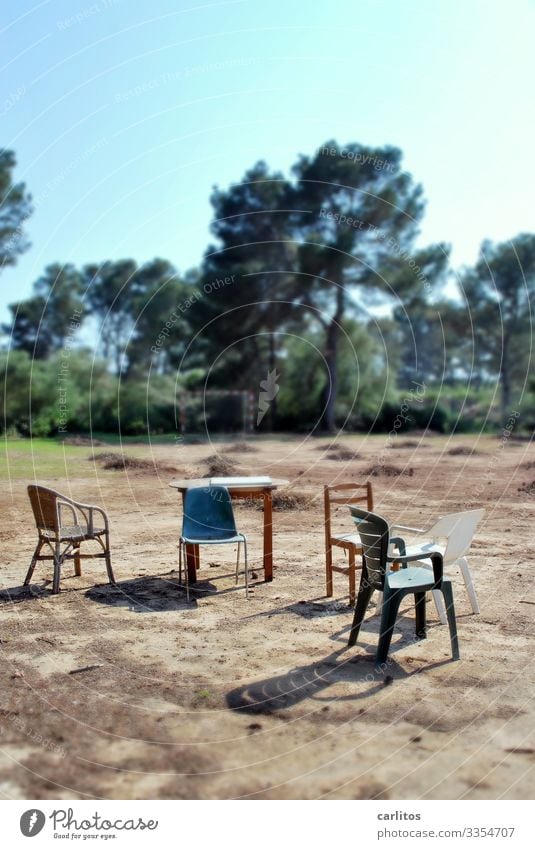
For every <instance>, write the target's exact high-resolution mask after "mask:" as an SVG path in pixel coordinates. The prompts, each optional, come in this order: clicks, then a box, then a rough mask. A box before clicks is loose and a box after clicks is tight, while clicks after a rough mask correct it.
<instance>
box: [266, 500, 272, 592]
mask: <svg viewBox="0 0 535 849" xmlns="http://www.w3.org/2000/svg"><path fill="white" fill-rule="evenodd" d="M264 580H265V581H272V580H273V493H272V491H271V490H270V489H265V490H264Z"/></svg>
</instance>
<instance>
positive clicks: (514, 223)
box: [0, 0, 535, 318]
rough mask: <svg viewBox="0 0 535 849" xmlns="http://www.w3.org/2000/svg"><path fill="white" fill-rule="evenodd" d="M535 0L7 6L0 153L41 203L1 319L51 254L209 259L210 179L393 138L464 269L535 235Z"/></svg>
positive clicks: (0, 291)
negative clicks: (330, 147)
mask: <svg viewBox="0 0 535 849" xmlns="http://www.w3.org/2000/svg"><path fill="white" fill-rule="evenodd" d="M534 23H535V3H534V2H533V0H509V2H507V3H503V2H501V0H486V2H483V0H433V2H432V0H373V2H371V0H369V1H368V0H321V1H320V2H318V0H315V2H314V0H308V2H307V0H236V1H235V2H234V1H233V0H231V2H212V3H209V2H204V3H203V2H195V0H153V1H152V2H150V3H149V2H141V0H140V2H132V0H95V2H90V0H70V2H68V0H32V2H30V0H3V2H2V5H1V9H0V66H1V68H2V70H1V73H0V128H1V132H0V146H2V147H8V148H13V149H14V150H15V152H16V154H17V158H18V163H19V165H18V169H17V177H18V178H19V179H23V180H25V182H26V183H27V186H28V188H29V189H30V190H31V192H32V194H33V196H34V198H35V201H36V211H35V213H34V215H33V216H32V218H31V219H30V220H29V222H28V232H29V236H30V238H31V241H32V248H31V249H30V251H29V252H28V253H27V254H26V255H25V256H24V257H22V258H21V259H20V260H19V263H18V265H17V266H16V267H15V268H13V269H8V270H7V271H5V272H4V273H3V274H2V276H1V278H0V317H1V318H5V317H6V310H5V306H6V304H7V303H9V302H11V301H13V300H15V299H18V298H21V297H25V296H27V295H28V294H30V291H31V285H32V283H33V281H34V280H35V279H36V278H37V277H38V276H39V275H40V273H41V271H42V269H43V268H44V266H45V265H46V264H48V263H50V262H53V261H60V262H74V263H76V264H82V263H85V262H89V261H99V260H103V259H107V258H119V257H130V256H131V257H134V258H135V259H137V260H138V261H139V262H142V261H144V260H148V259H151V258H153V257H154V256H162V257H165V258H168V259H170V260H171V261H172V262H174V263H175V264H176V266H177V267H178V268H179V270H181V271H184V270H186V269H187V268H189V267H192V266H194V265H196V264H197V263H198V261H199V259H200V257H201V255H202V252H203V250H204V248H205V247H206V245H207V244H208V241H209V230H208V227H209V222H210V217H211V209H210V204H209V195H210V191H211V187H212V186H213V185H214V184H216V183H217V184H219V185H221V186H224V185H227V184H229V183H231V182H233V181H236V180H239V179H240V177H241V176H242V174H243V172H244V171H245V170H246V168H248V167H249V166H251V165H252V164H253V163H254V162H255V161H257V160H258V159H265V160H267V162H268V163H269V164H270V166H272V167H273V168H277V169H282V170H283V171H287V170H288V169H289V167H290V166H291V164H292V163H293V162H294V161H295V159H296V157H297V155H298V154H299V153H300V152H303V153H312V152H313V151H315V150H316V149H317V148H318V147H319V146H320V145H321V144H322V142H324V141H326V140H327V139H331V138H335V139H337V140H338V141H339V142H340V143H341V144H347V143H348V142H351V141H356V142H360V143H363V144H371V145H381V144H386V143H388V144H394V145H396V146H398V147H401V148H402V150H403V151H404V154H405V160H404V161H405V166H406V168H407V169H408V170H410V171H411V172H412V173H413V175H414V177H415V178H416V179H417V180H418V181H420V182H422V183H423V185H424V189H425V194H426V197H427V200H428V205H427V212H426V216H425V219H424V222H423V225H422V233H421V237H420V243H421V244H425V243H427V242H431V241H439V240H444V241H448V242H450V243H451V244H452V246H453V262H454V265H456V266H459V265H461V264H463V263H471V262H473V261H474V260H475V258H476V256H477V252H478V247H479V245H480V242H481V241H482V239H484V238H486V237H489V238H491V239H494V240H505V239H508V238H511V237H512V236H514V235H516V234H517V233H518V232H522V231H533V230H535V221H534V214H533V208H532V198H533V196H534V191H533V189H534V183H535V178H534V168H533V163H532V159H533V153H532V151H533V150H535V132H534V123H533V120H532V112H533V80H534V79H535V73H534V72H535V67H534V66H535V58H534V57H535V51H533V47H532V43H533V34H534Z"/></svg>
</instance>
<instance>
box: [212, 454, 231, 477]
mask: <svg viewBox="0 0 535 849" xmlns="http://www.w3.org/2000/svg"><path fill="white" fill-rule="evenodd" d="M204 462H205V463H206V464H207V466H208V476H209V477H211V478H214V477H217V478H221V477H227V476H229V475H230V476H232V475H236V474H237V473H238V466H237V464H236V463H235V462H234V460H229V459H228V457H221V455H220V454H211V455H210V456H209V457H207V458H206V460H204Z"/></svg>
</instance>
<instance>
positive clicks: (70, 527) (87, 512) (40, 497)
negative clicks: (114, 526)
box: [24, 484, 115, 593]
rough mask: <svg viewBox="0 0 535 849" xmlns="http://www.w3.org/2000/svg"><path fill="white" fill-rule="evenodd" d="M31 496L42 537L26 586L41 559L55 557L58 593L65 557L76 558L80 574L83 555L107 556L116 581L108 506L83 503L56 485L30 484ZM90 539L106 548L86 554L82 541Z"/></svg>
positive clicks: (110, 576) (106, 559)
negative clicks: (59, 490)
mask: <svg viewBox="0 0 535 849" xmlns="http://www.w3.org/2000/svg"><path fill="white" fill-rule="evenodd" d="M28 496H29V499H30V504H31V506H32V510H33V515H34V517H35V524H36V526H37V533H38V535H39V539H38V541H37V546H36V548H35V551H34V554H33V557H32V562H31V563H30V568H29V569H28V573H27V575H26V578H25V581H24V584H25V586H26V585H28V584H29V583H30V581H31V579H32V575H33V571H34V569H35V565H36V563H37V561H38V560H53V561H54V578H53V583H52V592H53V593H58V592H59V581H60V575H61V567H62V566H63V563H64V561H65V560H67V559H72V560H74V572H75V574H76V575H81V574H82V568H81V562H80V561H81V558H82V557H84V558H89V557H101V558H102V557H103V558H104V559H105V561H106V569H107V571H108V578H109V581H110V584H114V583H115V578H114V577H113V571H112V568H111V552H110V534H109V525H108V517H107V515H106V513H105V512H104V510H102V509H101V508H100V507H96V506H94V505H92V504H80V503H79V502H78V501H73V500H72V498H67V496H65V495H61V493H59V492H56V491H55V490H53V489H48V488H47V487H45V486H38V485H36V484H32V485H30V486H29V487H28ZM65 510H67V511H68V513H69V518H70V521H71V524H66V522H65V521H64V519H63V513H64V511H65ZM95 515H98V516H99V517H100V519H99V524H98V526H95V523H94V517H95ZM87 540H96V541H97V542H98V543H99V544H100V546H101V548H102V551H99V552H97V553H96V554H82V553H81V551H80V546H81V543H82V542H86V541H87ZM43 546H47V547H48V549H50V552H51V553H50V554H41V550H42V548H43Z"/></svg>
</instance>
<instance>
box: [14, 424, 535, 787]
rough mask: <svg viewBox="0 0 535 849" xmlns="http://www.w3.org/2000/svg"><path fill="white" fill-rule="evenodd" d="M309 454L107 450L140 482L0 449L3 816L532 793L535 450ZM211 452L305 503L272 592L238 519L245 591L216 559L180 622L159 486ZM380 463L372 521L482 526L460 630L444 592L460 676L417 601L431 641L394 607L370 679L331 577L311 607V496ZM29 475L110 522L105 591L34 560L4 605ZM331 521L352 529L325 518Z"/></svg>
mask: <svg viewBox="0 0 535 849" xmlns="http://www.w3.org/2000/svg"><path fill="white" fill-rule="evenodd" d="M329 442H330V440H325V439H321V440H320V439H316V440H311V439H308V440H300V439H298V438H288V439H286V440H277V441H275V440H270V441H263V442H259V443H253V444H254V446H255V448H256V451H251V452H247V453H246V452H245V451H243V450H242V449H240V448H238V449H237V450H236V451H234V452H232V451H230V452H229V451H228V449H229V447H230V446H229V444H218V445H217V446H214V445H192V446H186V445H178V446H172V445H169V446H156V447H147V446H145V447H144V446H134V447H129V448H127V449H125V453H126V454H127V455H128V456H129V457H133V458H137V459H138V460H139V459H145V460H147V461H149V462H148V464H147V465H146V467H143V464H141V467H140V468H136V467H132V468H131V467H128V468H126V469H124V468H119V469H105V468H104V467H103V466H104V462H103V461H98V459H97V461H94V460H92V459H88V458H89V457H90V456H91V455H92V453H93V451H95V453H96V454H97V455H98V454H100V453H103V452H105V451H107V450H111V451H117V450H120V449H117V448H116V447H112V448H110V449H107V448H106V447H99V448H94V449H92V448H91V447H90V446H85V447H84V446H83V445H79V446H70V447H68V448H66V449H65V455H63V454H62V453H61V451H60V450H58V451H57V457H56V458H55V459H51V457H52V455H51V453H50V452H44V451H42V449H41V448H40V447H39V446H38V447H37V448H36V449H35V451H34V454H33V456H31V455H30V454H28V450H27V449H26V450H23V449H22V448H21V446H20V444H19V443H13V444H12V446H11V447H10V448H9V467H8V470H7V473H6V474H7V477H6V480H5V481H4V482H3V483H2V492H1V495H0V498H1V502H2V525H1V529H0V538H1V540H2V571H1V577H2V592H1V597H0V609H1V629H0V650H1V653H2V659H3V662H2V666H1V670H0V674H1V695H0V745H1V756H0V757H1V760H0V794H1V797H2V798H5V799H13V798H15V799H18V798H31V799H40V798H51V799H55V798H63V799H77V798H92V797H97V798H126V799H131V798H133V799H136V798H140V799H141V798H149V799H151V798H152V799H155V798H161V799H181V798H187V799H189V798H208V799H221V798H224V799H227V798H237V797H240V798H244V797H248V798H265V799H269V798H290V799H293V798H307V799H318V798H350V799H369V798H376V799H419V798H426V799H435V798H445V799H457V798H468V799H489V798H490V799H495V798H512V799H517V798H532V797H533V787H534V786H535V782H534V774H533V772H534V765H535V740H534V729H535V707H534V703H533V683H534V677H535V676H534V660H533V645H534V636H535V623H534V617H535V589H534V583H533V559H534V551H535V536H534V534H533V520H534V517H535V497H534V495H535V484H534V485H533V486H532V487H531V490H530V484H531V483H532V482H533V481H534V479H535V447H534V446H532V445H531V444H530V443H527V442H522V441H516V440H515V439H513V438H505V439H503V440H500V439H499V438H490V437H485V438H483V439H478V440H476V439H472V438H470V437H466V436H464V437H456V438H454V439H448V438H446V437H436V438H432V437H424V438H421V439H420V438H418V437H413V436H410V437H408V438H404V437H403V436H397V437H396V439H394V440H393V441H392V445H391V447H389V448H387V449H386V451H385V445H386V438H385V437H373V438H370V437H367V438H359V437H357V436H355V437H344V438H343V439H342V440H339V446H342V447H343V448H344V449H345V450H346V451H352V452H357V454H358V455H359V456H357V457H354V458H352V459H349V460H348V459H345V460H344V459H329V458H328V457H329V455H330V454H331V455H332V454H333V453H335V452H333V451H328V450H327V446H328V445H329ZM321 449H323V450H321ZM452 449H455V451H454V453H450V452H451V451H452ZM470 452H472V453H470ZM214 454H217V455H218V456H219V457H225V458H226V459H227V460H231V461H233V462H234V463H235V464H236V465H237V468H238V470H239V471H240V472H242V473H245V474H247V473H249V474H269V475H271V476H272V477H284V478H288V479H289V481H290V483H289V486H288V487H287V489H286V490H285V492H286V493H287V494H290V493H304V494H307V495H309V496H310V497H311V501H310V504H308V505H307V506H306V509H300V510H284V511H279V512H275V514H274V552H275V567H276V568H275V575H274V580H273V582H272V583H269V584H266V583H263V574H262V572H261V565H262V560H261V555H262V535H261V531H262V513H261V512H258V511H257V510H255V509H253V508H251V507H247V506H240V505H237V507H236V514H237V522H238V526H239V528H240V530H243V531H244V532H245V533H247V534H248V536H249V542H250V560H251V564H252V566H253V567H254V569H255V571H256V575H257V577H258V580H256V581H255V582H254V590H253V592H252V593H251V598H250V599H249V601H246V599H245V593H244V590H243V587H239V588H238V589H237V590H235V589H234V583H233V577H232V571H233V564H234V559H233V558H234V554H233V551H232V550H231V549H230V547H228V548H227V547H223V548H214V547H212V548H205V549H204V550H203V552H202V569H201V572H200V575H199V578H200V581H199V583H198V585H197V592H196V594H195V597H194V599H193V600H192V601H191V603H190V604H189V605H188V604H186V601H185V595H184V592H183V591H182V589H181V588H180V587H179V586H178V572H177V569H178V563H177V549H176V541H177V537H178V532H179V528H180V509H179V500H178V497H177V494H176V492H175V491H174V490H172V489H170V488H169V486H168V483H169V481H170V480H171V479H172V478H173V477H181V476H191V477H198V476H200V475H202V474H204V473H206V469H207V464H206V462H205V461H206V459H207V458H208V457H209V456H211V455H214ZM342 456H343V455H342ZM378 463H380V468H379V469H375V471H379V474H376V475H373V477H372V481H373V486H374V494H375V499H376V509H377V511H378V512H380V513H382V514H383V515H385V516H386V517H388V518H389V519H390V520H391V521H392V522H394V521H396V522H402V523H405V524H416V525H426V524H430V522H431V520H433V519H434V518H436V517H437V516H438V515H440V514H441V513H445V512H451V511H454V510H459V509H466V508H469V507H477V506H484V507H486V508H487V513H486V517H485V520H484V522H483V524H482V525H481V526H480V528H479V531H478V534H477V536H476V538H475V541H474V545H473V549H472V555H471V558H470V562H471V567H472V573H473V576H474V581H475V585H476V588H477V591H478V594H479V599H480V604H481V611H482V612H481V615H480V616H474V615H473V614H472V613H471V610H470V607H469V602H468V599H467V596H466V593H465V591H464V586H463V584H462V581H461V579H460V577H459V575H457V574H454V576H453V579H454V591H455V600H456V607H457V614H458V630H459V640H460V647H461V660H460V662H458V663H452V662H451V660H450V645H449V638H448V630H447V628H446V627H444V626H442V625H440V624H439V622H438V618H437V614H436V611H435V608H434V605H433V603H432V601H429V603H428V607H427V610H428V624H429V629H428V638H427V639H426V640H423V641H417V642H416V641H415V640H414V636H413V633H414V609H413V607H412V606H411V602H410V600H409V599H407V600H406V602H405V603H404V604H403V605H402V613H401V615H400V617H399V619H398V625H397V627H396V630H395V633H394V639H393V642H392V647H391V654H390V659H389V663H388V668H387V670H386V671H385V672H383V673H380V674H377V673H375V671H374V664H373V652H374V649H375V646H376V641H377V632H378V618H377V616H374V608H373V607H370V610H369V614H368V619H367V621H366V623H365V625H364V627H363V630H362V631H361V635H360V639H359V642H358V644H357V646H356V648H354V649H347V648H346V643H347V636H348V629H349V625H350V621H351V610H350V609H349V607H348V604H347V601H348V598H347V592H348V585H347V578H346V577H344V576H342V575H335V593H334V598H333V599H330V600H327V599H326V598H325V596H324V593H325V577H324V574H325V573H324V563H325V561H324V553H323V547H324V542H323V514H322V510H323V508H322V484H323V483H324V482H328V481H331V482H334V481H338V482H342V481H351V480H355V481H356V480H359V479H363V478H365V477H366V474H367V473H368V472H369V470H370V468H371V467H373V466H377V464H378ZM530 466H531V468H530ZM389 467H395V468H394V470H393V472H394V473H392V474H385V471H388V470H389ZM173 469H176V472H175V471H173ZM396 469H397V471H401V472H405V474H401V475H397V474H395V471H396ZM410 470H412V472H411V471H410ZM391 471H392V470H391ZM32 478H33V479H37V480H39V481H40V482H43V483H45V484H48V485H50V486H52V487H54V488H56V489H59V490H62V491H64V492H65V493H67V494H70V495H71V496H72V497H74V498H78V499H79V500H83V501H92V502H94V503H98V504H101V505H102V506H103V507H104V508H105V509H106V510H107V511H108V512H109V515H110V519H111V523H112V544H113V562H114V568H115V573H116V577H117V580H118V582H119V586H118V587H117V588H111V587H109V586H107V585H106V584H105V569H104V564H103V562H101V561H88V562H87V565H86V566H85V567H84V571H83V574H82V577H79V578H76V577H73V575H72V572H73V570H72V563H71V564H68V566H67V568H66V570H65V574H64V576H63V579H62V591H61V593H60V595H58V596H52V595H51V592H50V588H51V583H50V579H51V576H52V573H51V565H49V564H48V563H44V564H38V565H37V568H36V571H35V575H34V582H33V584H32V586H31V587H30V588H28V589H22V587H21V585H22V582H23V579H24V576H25V573H26V570H27V568H28V564H29V561H30V557H31V554H32V551H33V548H34V546H35V539H36V535H35V528H34V526H33V520H32V517H31V514H30V507H29V502H28V499H27V496H26V491H25V489H26V484H27V483H28V482H30V481H31V480H32ZM523 488H525V490H526V491H519V490H520V489H523ZM339 521H340V526H341V527H342V526H343V527H346V528H347V529H348V530H351V529H352V528H351V523H350V521H349V520H348V517H346V513H345V511H344V512H341V513H340V516H339ZM340 557H341V558H343V552H342V551H341V550H340ZM224 590H227V592H225V591H224ZM85 667H87V669H85V671H84V668H85Z"/></svg>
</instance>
